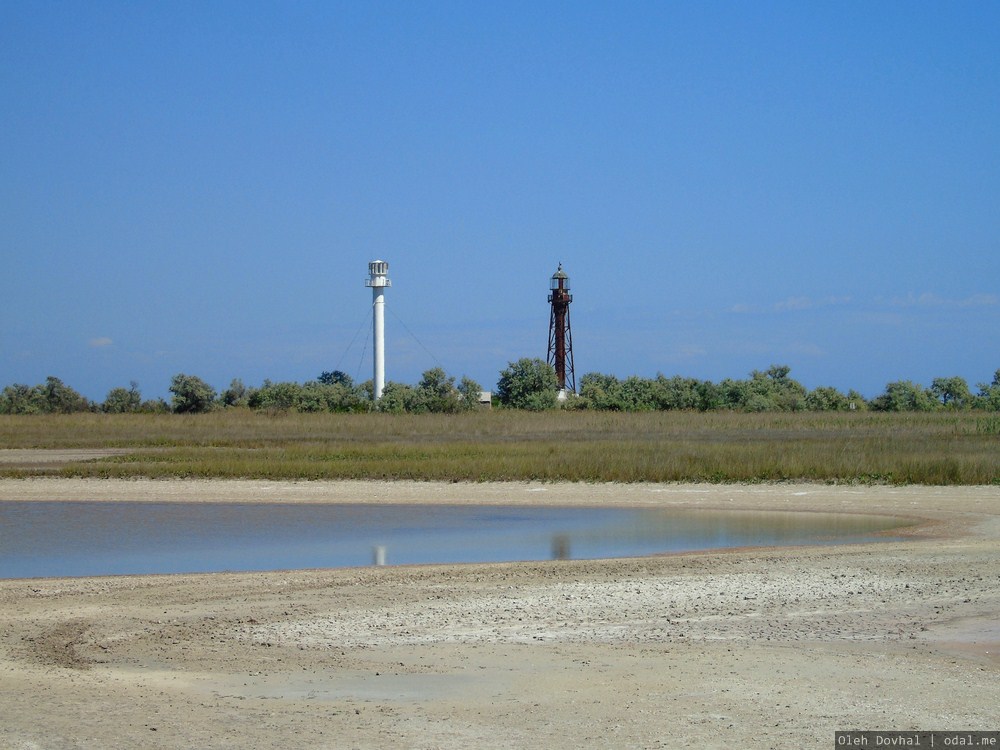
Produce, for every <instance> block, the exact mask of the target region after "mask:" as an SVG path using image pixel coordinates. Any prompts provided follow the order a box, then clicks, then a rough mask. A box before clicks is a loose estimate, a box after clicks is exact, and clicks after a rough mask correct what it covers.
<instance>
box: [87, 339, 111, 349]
mask: <svg viewBox="0 0 1000 750" xmlns="http://www.w3.org/2000/svg"><path fill="white" fill-rule="evenodd" d="M113 343H115V342H114V341H112V340H111V339H109V338H108V337H107V336H100V337H98V338H96V339H91V340H90V341H88V342H87V345H88V346H90V347H91V348H92V349H103V348H104V347H106V346H111V345H112V344H113Z"/></svg>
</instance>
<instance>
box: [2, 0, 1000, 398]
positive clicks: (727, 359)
mask: <svg viewBox="0 0 1000 750" xmlns="http://www.w3.org/2000/svg"><path fill="white" fill-rule="evenodd" d="M0 112H2V117H0V262H2V267H0V299H2V308H0V385H8V384H11V383H15V382H18V383H28V384H35V383H39V382H43V381H44V380H45V378H46V376H48V375H55V376H57V377H60V378H62V379H63V380H64V381H65V382H66V383H67V384H69V385H71V386H73V387H74V388H76V389H77V390H79V391H80V392H82V393H83V394H84V395H86V396H88V397H89V398H92V399H97V400H103V398H104V396H105V395H106V393H107V391H108V390H109V389H111V388H113V387H116V386H127V385H128V383H129V381H132V380H135V381H137V382H138V383H139V386H140V389H141V390H142V392H143V395H144V396H146V397H156V396H166V395H168V393H167V387H168V386H169V383H170V378H171V376H173V375H174V374H176V373H179V372H185V373H189V374H195V375H199V376H200V377H202V378H204V379H205V380H207V381H208V382H210V383H211V384H212V385H214V386H215V387H216V388H219V389H222V388H225V387H226V386H228V384H229V382H230V381H231V380H232V379H233V378H237V377H238V378H241V379H243V381H244V382H245V383H246V384H248V385H259V384H260V383H261V382H262V381H263V380H264V379H265V378H269V379H271V380H275V381H278V380H296V381H304V380H308V379H312V378H315V377H316V376H317V375H318V374H319V373H320V372H322V371H324V370H332V369H341V370H344V371H345V372H348V373H349V374H351V375H352V376H353V377H355V378H356V379H358V380H365V379H368V378H369V377H371V334H370V333H369V320H370V314H371V308H370V303H371V293H370V290H368V289H366V288H365V287H364V279H365V278H366V276H367V264H368V261H370V260H373V259H376V258H381V259H384V260H387V261H388V262H389V264H390V274H389V275H390V278H391V279H392V283H393V286H392V288H391V289H390V290H389V291H388V293H387V295H386V301H387V313H386V324H387V353H386V369H387V373H386V374H387V379H389V380H396V381H401V382H405V383H416V382H417V381H418V380H419V378H420V374H421V372H423V371H424V370H426V369H428V368H430V367H435V366H441V367H444V368H445V370H447V371H448V373H449V374H452V375H455V376H462V375H468V376H470V377H472V378H474V379H476V380H478V381H479V382H480V383H481V384H482V385H484V386H485V387H487V388H490V387H492V386H494V385H495V383H496V380H497V377H498V375H499V373H500V371H501V370H502V369H503V368H504V367H506V366H507V363H508V362H510V361H513V360H516V359H519V358H521V357H544V356H545V354H546V343H547V335H548V320H549V310H548V305H547V302H546V294H547V291H548V279H549V276H550V275H551V274H552V273H553V272H554V271H555V270H556V267H557V265H558V264H559V263H560V262H561V263H563V264H564V266H565V269H566V271H567V272H568V273H569V274H570V278H571V283H572V287H573V292H574V295H575V297H574V302H573V305H572V307H571V309H570V318H571V322H572V330H573V342H574V353H575V360H576V373H577V379H578V380H579V378H580V377H581V376H582V375H583V374H584V373H587V372H602V373H611V374H615V375H618V376H620V377H626V376H628V375H632V374H637V375H641V376H644V377H653V376H655V375H656V374H657V373H658V372H662V373H664V374H666V375H674V374H680V375H684V376H690V377H696V378H701V379H709V380H713V381H718V380H721V379H723V378H727V377H732V378H743V377H746V376H747V375H748V374H749V372H750V371H751V370H753V369H766V368H767V367H768V366H770V365H771V364H787V365H789V366H790V367H791V368H792V370H791V375H792V377H794V378H797V379H798V380H800V381H801V382H803V383H804V384H805V385H806V386H807V387H809V388H813V387H816V386H820V385H832V386H835V387H837V388H840V389H841V390H847V389H849V388H856V389H858V390H860V391H861V392H862V393H863V394H864V395H866V396H869V397H871V396H875V395H877V394H879V393H881V392H882V390H883V389H884V387H885V384H886V383H888V382H890V381H893V380H914V381H916V382H919V383H922V384H924V385H930V381H931V380H932V379H933V378H935V377H941V376H952V375H960V376H962V377H964V378H966V379H967V380H968V381H969V383H970V385H974V384H975V383H977V382H983V381H987V382H988V381H990V380H991V379H992V377H993V373H994V371H995V370H996V369H997V368H1000V346H998V343H1000V335H998V331H1000V289H998V281H1000V4H998V3H995V2H962V3H946V2H941V3H924V2H878V3H872V2H849V1H848V2H810V3H802V2H751V3H747V2H701V1H699V2H648V3H647V2H630V3H610V2H602V3H596V2H504V3H479V2H445V1H444V0H440V1H438V0H435V1H433V2H364V3H358V2H333V1H327V2H316V3H312V2H296V3H285V2H275V3H260V2H224V1H221V0H220V1H218V2H211V3H204V2H170V3H152V2H121V3H109V2H96V1H95V2H88V3H56V2H19V3H18V2H8V3H3V4H0Z"/></svg>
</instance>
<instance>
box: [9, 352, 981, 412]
mask: <svg viewBox="0 0 1000 750" xmlns="http://www.w3.org/2000/svg"><path fill="white" fill-rule="evenodd" d="M790 372H791V368H790V367H788V366H787V365H772V366H771V367H769V368H768V369H767V370H763V371H761V370H754V371H752V372H751V373H750V376H749V377H748V378H745V379H742V380H737V379H731V378H726V379H724V380H722V381H720V382H718V383H714V382H712V381H709V380H698V379H696V378H689V377H683V376H680V375H674V376H672V377H666V376H664V375H662V374H658V375H657V376H656V377H655V378H642V377H639V376H635V375H633V376H631V377H628V378H625V379H624V380H622V379H620V378H618V377H616V376H614V375H604V374H601V373H588V374H586V375H584V376H583V377H582V378H581V379H580V392H579V394H568V396H567V397H566V398H561V397H560V394H559V391H558V386H557V381H556V375H555V371H554V370H553V368H552V367H551V366H550V365H548V364H546V363H545V362H544V361H543V360H540V359H528V358H524V359H520V360H518V361H517V362H510V363H509V364H508V367H507V368H506V369H504V370H503V371H502V372H501V373H500V378H499V380H498V381H497V385H496V390H495V391H494V393H493V403H494V405H496V406H498V407H500V408H509V409H523V410H530V411H541V410H546V409H555V408H563V409H594V410H600V411H669V410H689V411H721V410H728V411H741V412H768V411H848V410H870V411H886V412H891V411H897V412H898V411H936V410H942V409H949V410H971V409H978V410H984V411H1000V370H997V371H996V372H995V373H994V375H993V380H992V382H990V383H979V384H978V385H977V386H976V388H977V389H978V390H977V391H976V392H975V393H974V392H973V391H972V389H971V388H970V386H969V384H968V383H967V382H966V381H965V379H964V378H961V377H957V376H956V377H942V378H935V379H934V380H933V381H932V382H931V385H930V387H926V388H925V387H924V386H922V385H920V384H918V383H914V382H912V381H909V380H899V381H893V382H891V383H888V384H887V385H886V387H885V391H884V392H883V393H881V394H879V395H878V396H875V397H874V398H872V399H865V398H864V397H863V396H862V395H861V394H860V393H858V392H857V391H855V390H850V391H847V392H846V393H844V392H841V391H839V390H837V389H836V388H833V387H829V386H820V387H818V388H814V389H812V390H809V389H807V388H806V387H805V386H803V385H802V384H801V383H799V382H798V381H797V380H794V379H793V378H791V377H789V375H790ZM481 391H482V388H481V387H480V385H479V384H478V383H477V382H476V381H474V380H472V379H470V378H467V377H462V378H461V379H460V380H458V381H457V382H456V378H455V377H453V376H450V375H448V374H447V373H446V372H445V371H444V370H443V369H442V368H440V367H436V368H433V369H430V370H427V371H426V372H424V373H423V375H422V376H421V378H420V382H418V383H417V384H416V385H407V384H404V383H396V382H391V381H390V382H389V383H387V384H386V386H385V389H384V391H383V393H382V398H380V399H379V400H378V402H374V400H373V395H374V389H373V386H372V382H371V381H370V380H369V381H366V382H364V383H355V382H354V381H353V379H352V378H351V377H350V376H349V375H347V374H346V373H344V372H341V371H339V370H335V371H333V372H323V373H321V374H320V375H319V377H317V378H316V379H315V380H309V381H307V382H305V383H297V382H277V383H274V382H271V381H270V380H265V381H264V383H263V384H262V385H260V386H259V387H248V386H245V385H244V384H243V382H242V381H241V380H239V379H235V380H233V381H232V382H231V383H230V385H229V387H228V388H226V389H225V390H223V391H221V392H218V391H216V390H215V388H213V387H212V386H211V385H209V384H208V383H206V382H205V381H204V380H202V379H201V378H199V377H197V376H195V375H187V374H183V373H181V374H178V375H175V376H174V377H173V378H172V379H171V382H170V393H171V399H170V401H169V402H168V401H166V400H164V399H162V398H160V399H151V400H144V399H143V398H142V394H141V392H140V391H139V386H138V384H137V383H136V382H134V381H133V382H132V383H130V385H129V387H128V388H112V389H111V390H110V391H109V392H108V394H107V396H106V397H105V399H104V401H103V402H101V403H97V402H93V401H89V400H88V399H86V398H84V397H83V396H82V395H80V394H79V393H77V392H76V391H75V390H74V389H73V388H71V387H69V386H68V385H66V384H65V383H63V381H62V380H60V379H59V378H57V377H53V376H50V377H48V378H47V379H46V381H45V383H42V384H39V385H35V386H28V385H23V384H17V383H16V384H13V385H8V386H6V387H5V388H4V389H3V392H2V393H0V414H66V413H74V412H103V413H108V414H122V413H176V414H185V413H203V412H208V411H213V410H217V409H232V408H245V409H251V410H255V411H266V412H368V411H379V412H388V413H409V414H420V413H455V412H461V411H467V410H471V409H475V408H478V407H479V405H480V392H481Z"/></svg>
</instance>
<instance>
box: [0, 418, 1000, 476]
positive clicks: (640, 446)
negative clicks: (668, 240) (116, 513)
mask: <svg viewBox="0 0 1000 750" xmlns="http://www.w3.org/2000/svg"><path fill="white" fill-rule="evenodd" d="M996 427H997V425H996V422H995V420H991V419H990V418H989V417H984V416H983V415H982V414H978V415H977V414H976V413H969V412H965V413H962V412H938V413H932V414H885V413H877V414H876V413H797V414H737V413H720V412H710V413H693V412H654V413H627V414H626V413H609V412H551V413H523V412H512V411H499V410H498V411H493V412H476V413H471V414H458V415H436V414H424V415H390V414H278V415H267V414H262V413H257V412H250V411H245V410H231V411H223V412H215V413H210V414H202V415H169V414H168V415H101V414H74V415H45V416H4V417H0V447H2V448H112V447H113V448H129V449H132V452H130V453H129V454H128V455H124V456H116V457H109V458H106V459H101V460H98V461H91V462H80V463H73V464H70V465H67V466H63V467H60V468H58V469H56V470H51V469H50V470H46V469H44V468H39V467H33V468H18V467H16V466H7V467H4V468H3V469H2V472H0V474H2V475H4V476H27V475H38V474H44V473H52V472H53V471H55V472H58V473H59V474H62V475H68V476H88V477H137V476H144V477H245V478H270V479H293V478H294V479H419V480H443V481H494V480H525V479H530V480H543V481H593V482H607V481H610V482H669V481H710V482H754V481H783V480H806V481H823V482H884V483H897V484H906V483H918V484H997V483H1000V434H998V432H1000V430H997V429H996Z"/></svg>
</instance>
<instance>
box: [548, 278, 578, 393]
mask: <svg viewBox="0 0 1000 750" xmlns="http://www.w3.org/2000/svg"><path fill="white" fill-rule="evenodd" d="M572 301H573V295H572V294H570V291H569V276H567V275H566V272H565V271H563V267H562V263H560V264H559V269H558V270H557V271H556V272H555V273H554V274H552V278H551V279H550V280H549V304H550V305H551V306H552V314H551V315H550V316H549V354H548V357H547V358H546V360H545V361H546V362H548V363H549V364H550V365H552V366H553V367H554V368H555V371H556V383H557V385H558V387H559V398H560V400H562V399H565V398H566V396H567V394H569V393H576V373H575V372H574V370H573V332H572V330H571V329H570V326H569V304H570V302H572Z"/></svg>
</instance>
